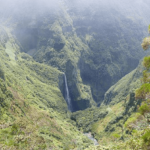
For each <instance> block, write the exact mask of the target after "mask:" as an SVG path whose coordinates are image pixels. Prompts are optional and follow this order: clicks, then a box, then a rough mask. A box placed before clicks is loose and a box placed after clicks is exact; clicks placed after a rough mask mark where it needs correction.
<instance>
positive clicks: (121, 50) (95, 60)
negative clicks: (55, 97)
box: [1, 0, 150, 111]
mask: <svg viewBox="0 0 150 150" xmlns="http://www.w3.org/2000/svg"><path fill="white" fill-rule="evenodd" d="M122 3H123V5H122V4H121V3H120V2H117V1H114V3H109V5H106V4H107V3H106V2H102V1H100V2H95V5H94V4H93V3H92V2H91V1H89V2H88V3H86V4H85V3H84V1H80V2H79V1H72V2H70V1H68V0H66V1H64V2H63V3H61V4H58V3H56V4H53V6H50V5H49V3H47V2H46V1H45V4H46V5H47V6H45V4H42V5H41V3H36V4H35V5H32V2H28V3H24V7H23V8H22V6H21V5H20V3H18V6H19V7H20V10H21V9H22V11H21V12H22V13H20V10H17V9H16V11H13V12H11V15H12V19H11V20H10V21H9V22H8V24H9V26H11V27H12V28H13V29H12V33H13V35H14V36H15V37H16V42H17V41H19V43H20V47H21V50H22V51H23V52H26V53H28V54H30V55H31V56H33V58H34V59H35V60H36V61H38V62H40V63H46V64H48V65H50V66H53V67H55V68H57V69H59V70H60V71H61V72H64V73H65V74H66V77H67V81H68V88H69V92H70V97H71V100H72V104H73V107H74V108H73V110H74V111H76V110H83V109H86V108H88V107H91V106H93V105H100V104H101V103H102V101H103V99H104V94H105V92H106V91H107V90H108V89H109V88H110V87H111V86H112V85H113V84H115V83H116V82H117V81H118V80H119V79H120V78H121V77H123V76H124V75H125V74H127V73H129V72H130V71H132V70H133V69H135V68H136V66H137V65H138V62H139V59H140V58H142V57H143V55H144V54H143V51H141V48H140V47H139V45H140V42H141V39H142V37H144V36H145V34H146V31H145V29H146V26H147V23H146V22H147V21H148V18H150V17H147V16H146V17H144V15H143V14H144V13H145V12H146V11H148V9H147V7H145V3H144V2H142V3H141V4H140V6H143V7H145V9H144V10H143V11H144V12H142V10H141V12H139V3H137V2H135V1H133V2H130V3H129V4H130V7H129V4H128V3H126V1H125V0H124V1H123V2H122ZM83 4H85V5H83ZM28 6H30V7H31V8H32V7H33V6H34V11H33V10H32V9H29V10H28V11H29V12H28V13H25V10H24V9H25V8H28ZM41 6H42V8H41ZM131 6H134V7H132V8H131ZM10 7H14V6H10ZM39 8H40V9H39ZM56 8H57V9H56ZM124 8H126V11H124ZM2 10H3V9H1V11H2ZM9 10H14V9H10V8H8V9H6V10H4V12H5V14H9ZM6 12H7V13H6ZM137 12H138V13H139V14H138V15H136V14H137ZM3 14H4V13H3ZM139 16H140V17H141V18H142V19H141V18H139ZM6 18H7V15H6V17H2V20H1V22H2V21H4V20H6ZM22 18H24V19H22ZM133 18H134V19H133ZM14 24H15V26H14ZM60 79H61V81H60V89H61V91H62V94H63V95H64V87H65V86H64V82H63V81H62V77H60Z"/></svg>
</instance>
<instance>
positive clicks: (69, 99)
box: [64, 74, 72, 111]
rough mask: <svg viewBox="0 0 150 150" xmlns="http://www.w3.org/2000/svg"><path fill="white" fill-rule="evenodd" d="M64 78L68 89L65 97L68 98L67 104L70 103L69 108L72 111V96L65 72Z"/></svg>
mask: <svg viewBox="0 0 150 150" xmlns="http://www.w3.org/2000/svg"><path fill="white" fill-rule="evenodd" d="M64 79H65V89H66V95H65V99H66V101H67V104H68V109H69V110H70V111H72V104H71V98H70V94H69V89H68V84H67V78H66V75H65V74H64Z"/></svg>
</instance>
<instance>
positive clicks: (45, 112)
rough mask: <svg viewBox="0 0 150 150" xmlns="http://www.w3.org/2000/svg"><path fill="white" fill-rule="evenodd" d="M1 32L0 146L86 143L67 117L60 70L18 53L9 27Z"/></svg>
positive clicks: (14, 149) (38, 147)
mask: <svg viewBox="0 0 150 150" xmlns="http://www.w3.org/2000/svg"><path fill="white" fill-rule="evenodd" d="M0 30H2V28H0ZM3 32H5V34H4V36H6V35H7V36H6V37H3V38H6V41H3V45H1V48H0V64H1V66H0V149H4V150H8V149H12V150H20V149H23V150H28V149H35V150H41V149H45V150H46V149H70V148H74V149H75V148H80V149H85V148H87V147H88V146H90V145H91V144H92V143H91V141H90V140H89V139H88V138H87V137H85V136H84V135H83V134H82V133H81V132H80V131H78V129H77V128H76V127H75V126H74V125H73V124H74V122H73V121H71V120H70V119H69V117H68V116H69V115H70V112H67V104H66V102H65V99H64V98H63V95H62V93H61V91H60V89H59V86H60V85H61V84H62V83H63V73H62V72H60V71H59V70H57V69H56V68H53V67H50V66H47V65H45V64H40V63H37V62H35V61H34V60H33V58H32V57H30V56H29V55H28V54H25V53H20V52H19V46H18V45H17V44H16V42H15V40H14V39H13V37H12V36H11V33H10V32H9V30H6V29H5V30H3ZM1 36H3V35H0V37H1ZM1 38H2V37H1ZM7 43H9V44H7ZM14 58H15V59H14ZM66 112H67V113H66ZM64 137H65V138H64Z"/></svg>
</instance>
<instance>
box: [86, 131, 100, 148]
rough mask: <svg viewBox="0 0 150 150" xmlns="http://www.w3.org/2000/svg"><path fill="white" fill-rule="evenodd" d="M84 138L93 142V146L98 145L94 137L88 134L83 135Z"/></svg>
mask: <svg viewBox="0 0 150 150" xmlns="http://www.w3.org/2000/svg"><path fill="white" fill-rule="evenodd" d="M84 135H85V136H87V137H88V138H89V139H90V140H91V141H93V143H94V145H99V143H98V142H97V140H96V139H94V137H93V136H92V134H91V133H90V132H89V133H84Z"/></svg>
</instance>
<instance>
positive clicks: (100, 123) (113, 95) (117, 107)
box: [72, 64, 143, 149]
mask: <svg viewBox="0 0 150 150" xmlns="http://www.w3.org/2000/svg"><path fill="white" fill-rule="evenodd" d="M142 71H143V67H142V65H141V64H139V66H138V68H137V69H135V70H133V71H132V72H131V73H129V74H127V75H126V76H125V77H123V78H122V79H121V80H119V81H118V82H117V83H116V84H115V85H113V86H112V87H111V88H110V89H109V90H108V91H107V92H106V94H105V99H104V103H103V104H102V105H101V106H100V108H94V107H93V108H91V109H87V110H85V111H82V112H80V111H79V112H76V113H73V114H72V119H73V120H76V122H77V125H78V127H79V128H83V130H84V131H86V132H89V131H91V132H92V134H93V135H94V136H95V138H96V139H97V140H98V141H99V143H101V145H104V146H110V147H111V146H112V145H114V142H117V141H118V140H119V139H120V138H123V139H125V140H127V139H128V135H127V134H126V133H127V132H128V131H127V129H126V128H125V125H124V124H125V122H126V121H127V119H128V118H129V117H130V116H131V115H132V114H134V112H136V111H137V107H138V105H140V101H139V100H135V98H134V94H133V93H134V92H135V90H136V89H137V88H138V87H140V85H141V77H142ZM85 122H86V123H85ZM119 142H120V143H121V141H119ZM97 149H100V148H98V147H97ZM110 149H111V148H110Z"/></svg>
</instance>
